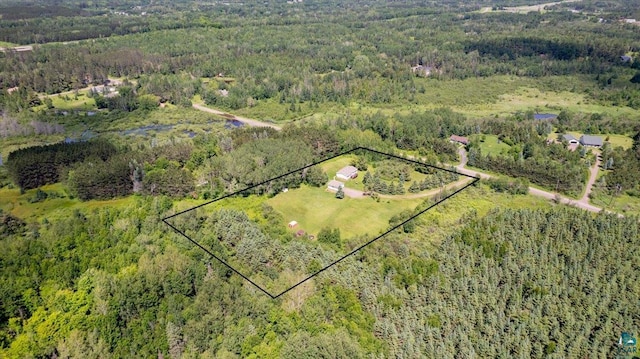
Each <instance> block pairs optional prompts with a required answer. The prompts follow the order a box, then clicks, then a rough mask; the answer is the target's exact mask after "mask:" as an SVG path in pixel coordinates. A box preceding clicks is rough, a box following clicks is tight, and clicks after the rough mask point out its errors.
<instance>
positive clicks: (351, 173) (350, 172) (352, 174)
mask: <svg viewBox="0 0 640 359" xmlns="http://www.w3.org/2000/svg"><path fill="white" fill-rule="evenodd" d="M336 177H338V178H340V179H343V180H345V181H348V180H350V179H352V178H356V177H358V169H357V168H355V167H354V166H346V167H342V168H341V169H340V171H338V173H336Z"/></svg>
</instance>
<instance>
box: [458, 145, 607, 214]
mask: <svg viewBox="0 0 640 359" xmlns="http://www.w3.org/2000/svg"><path fill="white" fill-rule="evenodd" d="M458 153H459V154H460V159H461V161H460V164H459V165H457V166H456V169H457V170H458V171H459V172H460V173H464V174H467V175H470V176H476V177H480V178H484V179H488V178H491V175H488V174H486V173H482V172H476V171H472V170H470V169H468V168H465V166H466V164H467V151H465V149H464V148H460V149H459V150H458ZM599 165H600V159H599V158H598V159H597V160H596V163H595V164H594V165H593V167H591V170H590V172H589V181H588V182H587V189H586V191H585V194H584V196H583V197H582V198H581V199H580V200H578V201H576V200H573V199H571V198H567V197H565V196H561V195H559V194H556V193H553V192H548V191H544V190H541V189H537V188H533V187H529V193H530V194H532V195H534V196H538V197H543V198H546V199H549V200H552V201H553V200H558V201H559V202H560V203H563V204H568V205H570V206H574V207H578V208H581V209H584V210H587V211H590V212H595V213H598V212H600V211H602V208H600V207H596V206H594V205H592V204H590V203H589V194H590V193H591V187H592V186H593V184H594V183H595V181H596V178H597V176H598V166H599ZM607 212H608V213H613V212H611V211H607Z"/></svg>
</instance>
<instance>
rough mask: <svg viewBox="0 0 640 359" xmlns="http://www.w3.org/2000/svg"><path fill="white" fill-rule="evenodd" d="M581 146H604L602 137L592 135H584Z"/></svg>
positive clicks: (581, 138)
mask: <svg viewBox="0 0 640 359" xmlns="http://www.w3.org/2000/svg"><path fill="white" fill-rule="evenodd" d="M580 144H581V145H583V146H591V147H601V146H602V137H599V136H591V135H582V137H580Z"/></svg>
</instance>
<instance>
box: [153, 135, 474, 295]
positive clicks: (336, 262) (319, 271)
mask: <svg viewBox="0 0 640 359" xmlns="http://www.w3.org/2000/svg"><path fill="white" fill-rule="evenodd" d="M358 150H364V151H369V152H372V153H376V154H379V155H382V156H387V157H391V158H395V159H398V160H401V161H406V162H411V163H415V164H418V165H421V166H427V167H431V168H435V169H438V170H442V171H447V172H451V173H456V174H457V175H462V176H465V177H468V178H471V179H473V181H471V182H470V183H468V184H466V185H465V186H463V187H462V188H459V189H457V190H456V191H454V192H453V193H451V194H450V195H448V196H446V197H444V198H442V199H440V200H439V201H437V202H435V203H434V204H432V205H430V206H429V207H427V208H425V209H423V210H422V211H420V212H418V213H416V214H414V215H413V216H411V217H409V218H408V219H406V220H404V221H403V222H402V223H400V224H398V225H396V226H394V227H392V228H390V229H388V230H387V231H386V232H384V233H382V234H380V235H379V236H377V237H375V238H374V239H372V240H370V241H368V242H367V243H365V244H363V245H361V246H359V247H358V248H356V249H354V250H352V251H351V252H349V253H347V254H345V255H344V256H342V257H340V258H339V259H337V260H335V261H334V262H332V263H331V264H329V265H327V266H326V267H324V268H322V269H320V270H318V271H317V272H315V273H313V274H311V275H310V276H308V277H306V278H304V279H303V280H301V281H299V282H298V283H296V284H294V285H293V286H291V287H289V288H288V289H285V290H284V291H282V292H280V293H279V294H276V295H273V294H271V293H270V292H269V291H267V290H266V289H264V288H262V287H261V286H260V285H258V284H257V283H256V282H254V281H252V280H251V279H250V278H249V277H247V276H246V275H244V274H242V273H241V272H240V271H238V270H237V269H235V268H234V267H233V266H231V265H230V264H229V263H227V262H225V261H224V260H222V259H221V258H220V257H218V256H217V255H215V254H214V253H212V252H211V251H210V250H208V249H207V248H205V247H204V246H202V245H201V244H200V243H198V242H197V241H195V240H193V239H192V238H191V237H189V236H188V235H187V234H185V233H184V232H183V231H181V230H179V229H178V228H176V227H175V226H174V225H172V224H171V223H169V222H168V221H167V220H169V219H171V218H173V217H176V216H179V215H182V214H185V213H188V212H190V211H193V210H196V209H198V208H200V207H204V206H206V205H209V204H211V203H214V202H217V201H220V200H223V199H225V198H228V197H231V196H235V195H237V194H241V193H242V192H245V191H248V190H250V189H253V188H255V187H258V186H261V185H264V184H265V183H268V182H271V181H274V180H277V179H280V178H282V177H285V176H289V175H291V174H294V173H296V172H299V171H302V170H304V169H306V168H309V167H311V166H315V165H317V164H319V163H322V162H326V161H329V160H331V159H334V158H336V157H339V156H343V155H347V154H350V153H352V152H355V151H358ZM479 180H480V178H479V177H475V176H471V175H468V174H465V173H460V172H457V171H454V170H450V169H447V168H442V167H438V166H434V165H430V164H427V163H423V162H420V161H416V160H412V159H408V158H404V157H400V156H397V155H393V154H390V153H385V152H380V151H377V150H374V149H371V148H367V147H356V148H354V149H351V150H349V151H345V152H342V153H339V154H337V155H333V156H331V157H328V158H325V159H323V160H322V161H317V162H314V163H312V164H310V165H307V166H304V167H302V168H298V169H296V170H293V171H291V172H287V173H285V174H282V175H280V176H277V177H273V178H271V179H268V180H266V181H264V182H260V183H258V184H255V185H252V186H249V187H247V188H244V189H241V190H239V191H236V192H233V193H231V194H228V195H225V196H222V197H220V198H216V199H214V200H211V201H208V202H205V203H203V204H200V205H197V206H195V207H192V208H189V209H187V210H184V211H180V212H178V213H174V214H172V215H170V216H168V217H165V218H163V219H162V221H163V222H164V223H165V224H166V225H168V226H169V227H171V228H172V229H173V230H174V231H176V232H177V233H178V234H180V235H182V236H183V237H185V238H186V239H187V240H189V241H190V242H191V243H193V244H194V245H196V246H197V247H198V248H200V249H202V250H203V251H205V253H207V254H209V255H210V256H211V257H213V258H215V259H217V260H218V261H219V262H220V263H222V264H223V265H225V266H226V267H227V268H229V269H230V270H232V271H233V272H234V273H236V274H238V275H239V276H240V277H242V278H243V279H245V280H246V281H248V282H249V283H251V284H253V286H254V287H256V288H258V290H260V291H261V292H263V293H264V294H266V295H268V296H269V297H270V298H271V299H276V298H279V297H280V296H282V295H284V294H285V293H287V292H289V291H291V290H293V289H295V288H296V287H298V286H300V285H301V284H303V283H304V282H306V281H308V280H309V279H311V278H313V277H315V276H317V275H318V274H320V273H322V272H324V271H325V270H327V269H329V268H331V267H333V266H334V265H336V264H338V263H340V262H341V261H343V260H344V259H346V258H347V257H349V256H351V255H354V254H355V253H357V252H359V251H360V250H361V249H363V248H365V247H366V246H368V245H370V244H372V243H374V242H376V241H377V240H379V239H380V238H382V237H384V236H386V235H387V234H389V233H391V232H393V231H395V230H396V229H398V228H400V227H401V226H403V225H405V224H407V223H408V222H410V221H411V220H413V219H414V218H416V217H418V216H420V215H421V214H423V213H425V212H427V211H428V210H430V209H431V208H433V207H435V206H437V205H439V204H440V203H443V202H444V201H446V200H448V199H449V198H451V197H453V196H455V195H456V194H458V193H460V192H462V191H464V190H465V189H467V188H468V187H469V186H472V185H474V184H475V183H476V182H478V181H479Z"/></svg>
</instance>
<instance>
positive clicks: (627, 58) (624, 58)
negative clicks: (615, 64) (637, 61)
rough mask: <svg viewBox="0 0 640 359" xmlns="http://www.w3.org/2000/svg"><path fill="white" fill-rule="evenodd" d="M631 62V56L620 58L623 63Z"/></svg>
mask: <svg viewBox="0 0 640 359" xmlns="http://www.w3.org/2000/svg"><path fill="white" fill-rule="evenodd" d="M631 60H632V58H631V56H628V55H622V56H620V61H622V62H625V63H626V62H631Z"/></svg>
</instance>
